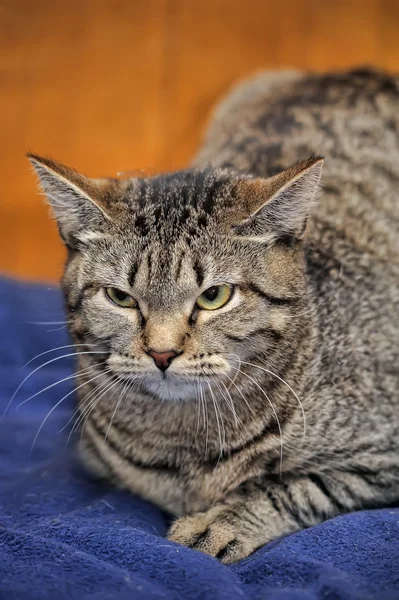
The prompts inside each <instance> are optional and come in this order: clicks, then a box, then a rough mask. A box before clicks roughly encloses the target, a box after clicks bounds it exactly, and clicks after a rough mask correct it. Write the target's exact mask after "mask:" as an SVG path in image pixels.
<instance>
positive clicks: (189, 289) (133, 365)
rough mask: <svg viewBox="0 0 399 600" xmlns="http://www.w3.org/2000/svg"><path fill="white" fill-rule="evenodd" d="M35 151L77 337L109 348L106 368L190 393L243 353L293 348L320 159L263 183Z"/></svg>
mask: <svg viewBox="0 0 399 600" xmlns="http://www.w3.org/2000/svg"><path fill="white" fill-rule="evenodd" d="M29 159H30V161H31V163H32V164H33V166H34V168H35V170H36V172H37V174H38V176H39V179H40V183H41V186H42V188H43V190H44V192H45V194H46V195H47V197H48V199H49V202H50V205H51V207H52V210H53V212H54V215H55V218H56V220H57V223H58V227H59V231H60V235H61V238H62V240H63V242H64V243H65V245H66V246H67V248H68V257H69V258H68V261H67V265H66V269H65V274H64V278H63V290H64V294H65V298H66V305H67V311H68V322H69V324H70V330H71V333H72V335H73V337H74V340H75V341H77V342H79V343H80V344H93V345H94V346H95V347H96V348H98V349H99V350H101V351H103V352H104V353H105V354H104V355H98V356H100V357H101V361H98V360H97V362H99V363H100V362H101V365H102V366H103V368H105V370H106V372H107V373H110V374H113V375H117V376H118V377H120V378H122V379H126V381H128V380H134V381H137V382H138V384H139V385H140V386H141V388H142V389H143V390H145V391H146V392H148V393H150V394H153V395H155V396H156V397H157V398H159V399H164V400H165V399H168V400H181V399H189V398H194V397H195V396H196V394H197V391H198V389H199V387H201V386H208V385H211V386H212V385H216V386H219V385H226V384H228V383H229V381H231V380H232V379H234V375H235V374H236V373H237V369H239V368H240V361H250V360H251V359H253V358H254V357H255V356H257V357H264V358H265V357H266V359H267V362H268V364H269V365H270V366H273V365H274V367H275V368H276V365H278V364H279V363H281V361H286V360H288V358H289V357H290V356H291V355H292V351H293V348H294V347H295V346H296V344H297V340H298V339H299V338H300V336H301V330H302V325H303V323H301V319H300V317H298V318H293V317H294V316H295V315H298V314H300V313H301V312H302V311H303V309H304V307H305V308H306V304H307V297H306V285H305V274H304V261H303V244H302V238H303V236H304V232H305V228H306V221H307V217H308V215H309V211H310V209H311V207H312V205H313V203H314V202H315V199H316V195H317V190H318V185H319V181H320V175H321V170H322V159H321V158H312V159H309V160H307V161H304V162H301V163H299V164H297V165H295V166H293V167H291V168H289V169H287V170H285V171H283V172H282V173H279V174H278V175H275V176H273V177H271V178H268V179H261V178H255V177H250V176H243V175H240V174H237V173H234V172H231V171H227V170H223V169H204V170H187V171H181V172H176V173H172V174H166V175H160V176H155V177H151V178H135V179H128V180H114V179H103V180H94V179H89V178H87V177H85V176H83V175H81V174H79V173H77V172H76V171H74V170H73V169H70V168H68V167H66V166H64V165H61V164H59V163H56V162H54V161H52V160H49V159H45V158H41V157H39V156H36V155H33V154H30V155H29ZM305 312H306V311H305ZM90 348H92V346H90ZM98 356H94V355H93V361H95V359H98Z"/></svg>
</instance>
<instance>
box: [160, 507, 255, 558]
mask: <svg viewBox="0 0 399 600" xmlns="http://www.w3.org/2000/svg"><path fill="white" fill-rule="evenodd" d="M252 527H253V526H252V525H251V524H250V523H248V522H246V521H245V519H243V518H241V517H240V515H239V514H237V512H236V511H233V510H231V509H230V508H229V507H228V506H223V505H222V506H215V507H213V508H211V509H210V510H208V511H206V512H202V513H197V514H194V515H192V516H186V517H181V518H180V519H178V520H177V521H175V523H174V524H173V525H172V527H171V528H170V530H169V534H168V538H169V539H170V540H173V541H174V542H178V543H179V544H183V545H184V546H188V547H189V548H193V549H194V550H199V551H200V552H204V553H205V554H209V555H210V556H214V557H215V558H217V559H219V560H220V561H221V562H223V563H225V564H230V563H233V562H236V561H237V560H240V559H242V558H245V557H246V556H248V555H249V554H251V553H252V552H254V551H255V550H256V549H257V548H258V547H259V546H261V545H262V542H259V537H258V535H257V534H256V532H255V531H253V530H252ZM265 541H266V540H265Z"/></svg>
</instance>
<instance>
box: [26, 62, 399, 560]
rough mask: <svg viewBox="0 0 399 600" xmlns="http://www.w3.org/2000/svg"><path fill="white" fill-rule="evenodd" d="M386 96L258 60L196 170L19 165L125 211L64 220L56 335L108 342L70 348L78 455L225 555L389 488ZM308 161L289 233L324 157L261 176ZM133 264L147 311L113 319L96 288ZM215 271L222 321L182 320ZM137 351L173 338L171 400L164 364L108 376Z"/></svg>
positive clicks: (394, 291) (395, 166)
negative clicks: (137, 172)
mask: <svg viewBox="0 0 399 600" xmlns="http://www.w3.org/2000/svg"><path fill="white" fill-rule="evenodd" d="M398 108H399V84H398V80H396V79H395V78H391V77H388V76H386V75H385V74H380V73H367V72H355V73H350V74H338V75H334V74H333V75H330V76H303V75H300V74H296V73H286V74H281V75H277V74H276V75H274V74H266V75H262V76H260V77H258V78H256V79H255V80H253V81H252V82H249V83H247V84H245V85H244V86H242V87H241V88H239V89H238V90H237V91H236V92H235V93H233V95H232V96H230V97H229V98H228V99H227V100H226V101H225V102H224V103H222V105H221V106H220V107H219V108H218V110H217V112H216V115H215V119H214V121H213V123H212V125H211V128H210V130H209V132H208V136H207V139H206V142H205V144H204V146H203V148H202V149H201V151H200V153H199V155H198V156H197V158H196V160H195V163H194V166H195V168H196V169H200V172H199V173H197V174H196V172H195V171H193V172H192V171H187V172H186V173H181V174H176V175H173V174H172V175H170V176H165V177H160V178H155V179H152V180H151V179H150V180H146V181H143V182H139V183H137V182H131V183H129V182H124V183H119V182H104V183H103V184H102V183H97V184H96V185H97V188H96V190H94V188H92V187H90V185H94V184H89V183H87V180H83V179H79V176H77V175H76V174H72V175H71V173H70V172H67V171H62V169H61V171H60V167H59V166H57V165H55V164H54V163H50V162H46V161H44V162H43V160H42V159H38V158H37V157H36V158H35V157H33V161H34V164H35V166H36V168H37V169H38V171H39V175H40V176H41V179H42V183H43V186H44V188H45V190H46V191H47V193H48V195H49V196H50V198H53V199H54V198H55V197H56V196H58V198H62V199H63V200H62V201H63V202H64V200H65V198H66V197H67V195H68V194H70V193H71V189H72V188H70V189H69V191H68V189H67V187H65V180H67V181H69V182H71V181H72V182H73V186H74V187H73V190H72V191H73V193H74V194H75V193H76V190H77V189H78V190H83V191H84V193H85V195H86V196H87V197H89V196H90V197H91V198H93V196H96V194H97V196H96V197H95V204H96V205H100V206H101V207H102V209H103V210H104V213H106V214H108V215H109V214H110V212H112V210H113V211H114V212H113V215H116V216H115V217H114V218H115V221H117V222H118V223H119V225H118V227H119V229H118V227H116V228H114V229H112V227H114V225H112V224H109V223H108V222H105V221H104V220H102V219H103V217H102V216H100V215H99V213H97V214H95V213H94V212H93V214H90V215H89V214H88V213H87V214H86V213H85V212H84V210H83V213H84V219H83V220H84V226H83V227H81V226H80V225H79V227H78V229H79V234H78V235H76V236H75V234H76V231H75V230H76V228H77V226H76V223H72V221H70V222H68V223H66V222H64V223H63V222H62V218H61V219H60V217H59V221H61V225H60V229H61V234H62V235H63V237H64V239H65V240H66V242H67V244H68V245H69V246H70V247H71V248H72V249H71V251H70V260H69V263H68V266H67V268H66V273H65V277H64V291H65V294H66V299H67V305H68V307H69V310H70V313H69V315H70V319H69V321H70V329H71V333H72V335H73V337H74V340H75V342H77V343H78V344H87V343H88V342H91V343H94V344H96V349H98V350H99V351H103V352H106V354H104V355H101V354H100V355H91V354H82V355H81V356H80V357H79V366H80V368H81V369H85V368H86V367H89V366H93V365H95V364H98V366H97V367H95V368H94V370H88V371H86V372H85V373H82V374H81V375H80V377H79V384H80V385H81V386H82V387H81V388H80V390H79V392H80V398H81V410H82V415H83V417H86V416H87V420H86V424H85V427H84V430H83V452H84V455H85V456H86V459H87V461H88V463H89V464H90V465H91V467H92V468H93V469H95V470H96V471H97V472H99V473H100V474H102V475H104V476H105V477H107V478H108V479H111V480H112V481H114V482H115V483H116V484H117V485H123V486H125V487H127V488H128V489H130V490H131V491H132V492H134V493H138V494H141V495H143V496H144V497H146V498H148V499H150V500H152V501H154V502H155V503H157V504H158V505H160V506H162V507H163V508H165V509H167V510H169V511H171V512H172V513H175V514H177V515H184V514H187V513H188V514H189V515H190V516H183V517H182V518H181V519H179V520H177V521H176V523H175V524H174V526H173V527H172V530H171V534H170V537H171V538H172V539H174V540H176V541H179V542H182V543H185V544H187V545H190V546H192V547H195V548H197V549H200V550H203V551H205V552H208V553H210V554H212V555H215V556H218V557H219V558H221V559H222V560H224V561H225V562H231V561H234V560H237V559H239V558H241V557H243V556H246V555H248V554H249V553H250V552H252V551H253V550H255V549H256V548H257V547H259V546H260V545H262V544H264V543H266V542H267V541H269V540H271V539H273V538H275V537H277V536H279V535H283V534H285V533H289V532H291V531H295V530H298V529H300V528H303V527H307V526H310V525H313V524H316V523H318V522H320V521H322V520H324V519H326V518H329V517H332V516H334V515H337V514H339V513H341V512H346V511H351V510H356V509H360V508H364V507H373V506H380V505H385V504H389V503H392V502H395V501H397V500H398V499H399V416H398V413H399V375H398V369H399V318H398V316H399V314H398V313H399V241H398V216H399V208H398V207H399V204H398V200H397V185H398V184H399V138H398V131H399V111H398ZM315 153H318V154H322V155H323V156H324V158H325V168H324V171H323V192H322V194H321V198H320V202H319V203H318V204H317V205H316V206H313V207H312V210H311V218H310V219H309V222H308V224H307V229H306V235H305V237H304V240H303V241H296V240H301V238H302V235H303V226H304V225H305V222H306V218H304V219H303V222H300V220H301V219H300V217H301V215H302V213H301V210H302V204H303V202H302V201H303V198H304V197H305V196H306V197H308V198H309V200H310V201H309V202H308V204H309V205H310V204H312V198H313V196H314V193H315V191H316V186H317V180H318V178H319V175H320V168H321V163H320V161H319V160H317V159H314V160H311V161H307V162H305V163H302V164H301V165H299V166H298V167H295V168H293V169H291V170H288V171H286V172H285V175H284V176H283V177H282V178H281V179H279V177H280V176H279V175H277V179H274V180H271V181H272V183H267V184H265V183H264V180H263V179H256V178H266V177H269V176H271V175H275V174H277V173H279V172H281V171H282V170H283V169H287V167H289V166H290V165H292V164H293V163H295V162H296V161H298V160H300V159H305V158H307V157H308V156H310V155H314V154H315ZM209 166H210V167H209ZM204 168H205V170H203V169H204ZM220 168H221V169H222V170H220ZM54 173H56V175H55V177H58V178H59V177H60V176H61V177H62V185H63V186H64V187H63V188H62V189H61V190H60V188H59V185H60V184H59V180H58V188H57V182H56V181H55V180H54ZM57 174H58V175H57ZM247 175H251V176H254V177H255V178H254V179H248V178H247V177H246V176H247ZM64 178H65V179H64ZM268 181H270V180H268ZM292 182H294V183H292ZM281 190H282V191H281ZM263 196H264V197H265V198H266V197H267V198H270V199H269V200H268V201H267V202H266V204H264V202H262V201H261V199H260V198H261V197H263ZM126 198H128V199H129V200H128V201H126ZM267 198H266V199H267ZM276 198H277V201H276ZM281 198H282V199H283V200H281ZM232 199H233V200H232ZM301 199H302V200H301ZM69 201H70V200H68V202H69ZM74 201H75V202H77V201H80V202H81V201H82V198H80V199H79V198H77V199H76V198H75V199H74ZM287 201H289V202H291V204H290V205H288V204H287V203H286V204H284V202H287ZM277 202H279V203H280V204H279V205H277ZM281 202H282V203H283V204H281ZM273 203H274V204H273ZM296 203H297V204H296ZM116 204H117V206H116ZM161 205H162V209H160V208H159V207H160V206H161ZM82 206H83V204H82ZM126 206H128V213H126V212H125V211H126ZM265 206H266V211H268V212H266V211H265ZM290 206H291V207H292V206H295V207H297V208H296V209H295V211H293V212H292V213H290V212H289V211H290V208H289V207H290ZM287 207H288V208H287ZM297 209H298V210H297ZM307 209H309V206H308V207H307ZM157 211H158V212H157ZM284 211H288V212H284ZM55 212H56V214H57V207H56V206H55ZM77 212H78V211H77V210H75V213H74V218H75V216H76V214H77ZM305 212H306V211H305ZM83 213H82V214H83ZM132 215H133V217H134V218H133V217H132ZM121 216H122V219H121ZM79 220H80V222H82V217H81V216H80V215H79ZM122 222H123V233H122V234H121V233H119V232H120V231H121V229H120V223H122ZM88 223H89V227H88V225H87V224H88ZM88 229H89V230H90V233H88V232H87V230H88ZM294 230H295V231H294ZM98 231H100V232H101V233H100V234H98ZM96 232H97V233H96ZM104 232H105V233H104ZM127 232H128V233H129V235H128V236H127V235H126V233H127ZM73 236H75V237H73ZM111 236H114V239H116V238H118V236H120V240H121V241H120V243H119V245H116V244H115V243H114V241H112V242H110V240H111V239H112V238H111ZM115 236H116V237H115ZM72 238H73V240H75V239H77V238H79V240H80V241H79V243H75V241H72V242H71V239H72ZM118 239H119V238H118ZM131 239H133V241H131ZM82 243H84V244H85V245H84V246H83V248H82ZM79 244H80V246H79ZM93 273H95V275H93ZM113 273H114V275H113ZM208 273H211V275H209V277H208ZM127 275H128V278H129V281H130V284H131V288H132V289H135V290H136V292H135V293H136V296H135V298H136V300H138V301H139V305H140V306H141V305H142V306H146V308H145V309H144V308H142V309H141V310H142V317H141V321H140V319H139V318H138V317H136V316H134V319H136V321H134V322H133V321H131V323H132V325H131V326H132V328H133V329H131V330H129V326H128V325H127V321H126V322H124V321H123V319H124V318H125V316H124V315H125V314H126V313H123V311H122V312H121V309H120V307H119V306H118V308H117V312H118V315H117V319H118V320H115V321H114V322H112V323H111V331H110V318H112V317H110V316H107V317H106V315H105V313H104V317H106V318H104V319H103V320H101V319H100V317H99V315H101V311H105V310H106V308H105V305H104V304H101V302H103V301H102V300H101V302H100V300H98V294H99V288H100V287H101V285H102V286H106V285H115V287H116V288H118V289H119V288H121V287H122V284H121V283H120V282H121V281H122V278H125V279H126V278H127ZM112 277H114V278H115V284H114V283H113V281H112ZM228 277H230V280H229V281H227V280H228ZM91 278H92V279H91ZM93 279H94V281H95V283H94V285H93ZM233 280H234V281H233ZM203 281H205V283H206V282H207V284H206V286H205V283H203ZM97 282H98V283H97ZM225 282H226V283H229V284H230V283H232V284H234V285H236V286H237V287H236V289H237V290H238V291H235V292H234V294H233V296H232V299H231V300H230V301H229V302H226V305H225V308H220V309H218V311H216V313H217V312H219V315H217V314H216V313H213V311H203V310H200V311H198V309H195V310H196V312H195V310H194V309H193V312H192V313H191V314H190V310H191V309H188V308H187V306H188V304H189V301H188V297H191V296H190V294H191V292H190V293H189V292H188V291H187V290H188V289H189V288H190V289H191V288H192V287H193V286H194V287H197V286H198V290H199V291H198V294H200V292H201V290H203V289H204V286H205V287H209V286H212V285H213V286H215V285H221V284H222V283H225ZM201 286H202V287H201ZM122 289H125V288H122ZM140 290H141V291H140ZM129 293H130V292H129ZM140 294H141V296H140ZM198 294H197V295H198ZM132 295H133V294H132ZM138 296H139V297H138ZM140 297H142V302H141V301H140ZM96 298H97V299H96ZM182 298H184V301H183V300H182ZM194 301H195V299H194ZM91 302H92V303H93V304H90V303H91ZM95 302H97V304H95ZM182 306H184V307H185V308H184V309H183V308H182ZM124 310H125V311H126V310H128V309H124ZM194 312H195V315H194ZM205 313H207V314H205ZM211 313H212V314H211ZM110 314H111V313H109V315H110ZM129 314H130V315H132V314H133V313H129ZM209 315H210V316H209ZM215 315H216V317H215ZM115 318H116V317H115ZM129 318H130V317H129ZM131 319H133V317H131ZM215 319H216V320H215ZM211 328H215V329H211ZM116 330H117V332H116V333H115V331H116ZM132 335H134V336H135V340H136V341H135V342H134V343H135V344H136V346H134V345H133V346H132V345H131V342H130V340H131V338H132ZM137 336H139V337H138V338H137ZM136 338H137V339H136ZM138 344H139V345H140V349H141V348H147V349H148V347H150V348H155V347H156V348H155V349H156V351H157V352H158V351H162V352H164V351H166V350H168V349H170V348H173V349H176V356H177V358H176V361H175V360H173V365H175V364H176V368H177V369H178V368H179V367H177V365H178V364H179V363H180V364H181V365H182V367H181V369H182V370H183V369H184V373H185V374H184V376H182V381H181V382H180V383H179V385H180V387H179V388H176V390H177V389H179V391H178V392H175V388H174V387H173V386H174V385H175V384H174V383H173V380H172V383H170V384H169V383H167V381H168V376H169V375H168V374H169V370H170V371H171V372H173V371H172V368H170V369H169V370H167V371H166V379H162V378H160V379H159V381H158V379H156V378H155V379H152V377H153V375H152V374H151V376H150V378H151V381H150V379H149V380H148V382H146V381H145V382H144V383H143V380H142V379H141V380H140V382H138V383H137V381H136V383H135V384H133V388H130V389H129V386H130V384H129V383H128V380H126V385H125V384H122V388H120V387H119V384H118V383H115V384H114V383H113V380H111V379H109V373H108V371H107V370H108V369H113V374H114V375H115V372H116V369H117V368H118V369H122V366H121V365H122V363H121V362H120V361H122V362H123V359H122V358H120V356H121V355H124V356H125V359H126V360H127V359H128V360H131V357H132V356H134V358H133V360H135V361H136V364H137V365H138V366H133V367H132V368H133V370H134V372H136V373H138V375H137V376H138V377H141V375H140V373H141V371H140V369H142V368H143V367H141V366H140V365H141V362H142V361H143V360H144V359H143V358H140V356H141V355H140V352H142V350H140V352H139V350H138ZM116 345H117V346H118V348H117V350H118V356H119V359H118V360H119V363H118V361H117V359H116V358H115V356H113V352H114V351H115V348H116ZM122 346H124V350H123V351H122V352H120V347H122ZM160 346H162V348H160ZM128 347H129V351H127V348H128ZM79 348H82V347H78V350H79ZM83 350H84V351H87V352H89V351H90V347H88V346H84V347H83ZM180 353H181V355H180ZM103 358H104V361H103V362H104V364H101V363H102V359H103ZM147 359H148V360H151V359H150V358H149V357H148V356H146V360H147ZM140 361H141V362H140ZM184 361H185V362H184ZM117 363H118V364H117ZM145 364H146V365H147V363H145ZM226 365H228V366H227V367H226ZM146 368H147V367H146ZM96 369H100V370H96ZM101 369H103V374H102V375H101V374H100V373H101ZM191 372H192V373H193V376H192V380H190V381H187V382H186V381H185V380H184V378H185V377H189V376H190V377H191V375H189V374H190V373H191ZM207 373H212V377H213V378H216V380H217V381H218V383H215V384H212V386H211V388H210V387H209V383H207V382H206V381H205V383H204V384H203V385H201V386H200V384H199V383H198V382H199V381H200V378H201V377H203V378H204V379H205V380H206V374H207ZM93 377H94V379H92V378H93ZM172 377H173V375H172ZM89 379H92V381H91V382H89ZM183 380H184V381H183ZM201 381H202V380H201ZM209 381H211V382H212V381H213V380H211V379H210V380H209ZM99 385H100V387H99ZM104 385H105V386H107V385H108V392H107V387H103V386H104ZM176 385H177V384H176ZM162 386H164V387H162ZM168 386H171V387H168ZM101 390H103V391H102V392H101V393H103V394H104V395H103V396H102V397H101V395H99V392H100V391H101ZM104 390H105V392H104ZM200 390H201V391H200ZM90 391H92V392H93V394H94V395H92V396H91V398H92V399H93V398H94V400H96V399H97V400H98V402H97V403H94V402H92V401H91V400H90V397H88V393H90ZM174 393H176V394H177V396H176V397H178V396H179V399H177V400H176V399H175V398H174ZM119 400H121V401H120V402H119V403H118V401H119ZM281 440H282V443H281ZM198 511H203V512H202V513H201V514H196V513H198Z"/></svg>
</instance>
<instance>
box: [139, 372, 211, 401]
mask: <svg viewBox="0 0 399 600" xmlns="http://www.w3.org/2000/svg"><path fill="white" fill-rule="evenodd" d="M142 386H143V387H144V388H145V389H146V390H147V392H149V393H150V394H154V396H156V397H157V398H159V399H160V400H168V401H173V400H195V399H196V398H198V394H199V389H198V383H197V382H196V381H184V380H179V379H177V378H173V379H172V378H169V379H168V378H166V377H165V378H162V379H159V380H155V379H153V380H149V381H143V382H142ZM201 387H202V386H201Z"/></svg>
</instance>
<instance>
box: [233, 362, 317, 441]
mask: <svg viewBox="0 0 399 600" xmlns="http://www.w3.org/2000/svg"><path fill="white" fill-rule="evenodd" d="M241 362H242V364H243V365H248V366H250V367H255V368H256V369H260V370H261V371H265V373H269V375H271V376H272V377H275V378H276V379H278V380H279V381H281V383H283V384H284V385H285V386H287V388H288V389H289V390H290V392H291V393H292V394H293V395H294V397H295V398H296V400H297V402H298V405H299V408H300V409H301V412H302V419H303V441H305V438H306V415H305V409H304V408H303V404H302V402H301V401H300V399H299V397H298V395H297V393H296V392H295V390H293V389H292V387H291V386H290V384H289V383H287V382H286V381H285V379H283V378H282V377H280V376H279V375H277V373H273V371H270V369H265V367H260V366H259V365H254V364H253V363H250V362H245V361H241Z"/></svg>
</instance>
